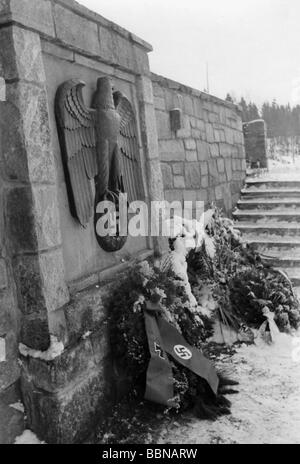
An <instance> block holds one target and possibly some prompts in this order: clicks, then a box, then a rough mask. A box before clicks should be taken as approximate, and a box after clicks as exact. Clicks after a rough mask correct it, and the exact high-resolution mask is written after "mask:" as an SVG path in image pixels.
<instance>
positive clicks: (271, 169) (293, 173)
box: [249, 156, 300, 181]
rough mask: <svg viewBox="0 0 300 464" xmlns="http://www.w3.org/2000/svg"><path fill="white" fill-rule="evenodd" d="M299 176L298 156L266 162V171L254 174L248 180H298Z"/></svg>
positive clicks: (299, 163) (299, 158)
mask: <svg viewBox="0 0 300 464" xmlns="http://www.w3.org/2000/svg"><path fill="white" fill-rule="evenodd" d="M299 175H300V156H296V157H295V159H293V157H292V156H285V157H282V158H281V159H280V160H272V159H269V160H268V170H267V171H266V170H262V171H261V172H257V173H256V172H255V173H254V174H253V176H252V175H250V176H249V177H250V178H252V177H253V178H256V179H257V178H259V179H260V180H282V181H284V180H299Z"/></svg>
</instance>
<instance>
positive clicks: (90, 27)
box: [39, 2, 100, 55]
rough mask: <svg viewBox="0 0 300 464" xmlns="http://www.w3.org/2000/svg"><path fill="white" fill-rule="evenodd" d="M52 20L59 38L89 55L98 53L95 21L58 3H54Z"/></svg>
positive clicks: (98, 45)
mask: <svg viewBox="0 0 300 464" xmlns="http://www.w3.org/2000/svg"><path fill="white" fill-rule="evenodd" d="M39 3H41V2H39ZM54 22H55V30H56V34H57V38H58V39H59V40H61V41H62V42H64V43H66V44H68V45H71V46H73V47H76V48H78V49H80V50H83V51H85V52H86V53H88V54H90V55H99V53H100V44H99V37H98V26H97V24H96V23H94V22H92V21H89V20H88V19H86V18H83V17H82V16H79V15H78V14H76V13H73V12H72V11H70V10H68V9H67V8H64V7H62V6H61V5H58V4H55V5H54Z"/></svg>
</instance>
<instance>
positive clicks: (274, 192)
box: [233, 175, 300, 290]
mask: <svg viewBox="0 0 300 464" xmlns="http://www.w3.org/2000/svg"><path fill="white" fill-rule="evenodd" d="M233 217H234V220H235V227H236V228H237V229H239V230H240V231H241V232H242V237H243V240H244V241H246V242H248V243H251V244H254V245H255V247H256V248H257V250H258V251H259V252H260V253H261V254H262V255H263V258H264V259H265V261H267V262H270V263H271V264H272V265H274V266H275V268H278V269H281V270H283V271H285V272H286V273H287V275H288V276H289V277H290V279H291V281H292V282H293V285H294V286H295V287H300V175H299V181H297V180H267V179H263V178H262V179H260V178H251V179H247V180H246V185H245V187H244V189H243V190H242V192H241V199H240V200H239V202H238V205H237V209H236V210H235V211H234V212H233ZM297 290H300V289H298V288H297Z"/></svg>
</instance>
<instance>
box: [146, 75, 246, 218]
mask: <svg viewBox="0 0 300 464" xmlns="http://www.w3.org/2000/svg"><path fill="white" fill-rule="evenodd" d="M152 82H153V92H154V104H155V114H156V122H157V131H158V139H159V152H160V160H161V169H162V174H163V181H164V191H165V198H166V199H167V200H169V201H173V200H179V201H182V200H188V201H196V200H201V201H204V202H205V203H206V205H208V204H209V203H211V202H215V203H216V204H218V205H219V206H221V207H222V208H224V209H225V211H226V212H227V213H228V214H230V213H231V210H232V207H233V206H234V205H235V204H236V202H237V200H238V197H239V194H240V190H241V186H242V184H243V181H244V178H245V172H246V163H245V151H244V140H243V132H242V120H241V114H240V111H239V109H238V107H237V106H235V105H233V104H230V103H229V102H226V101H223V100H220V99H218V98H216V97H213V96H211V95H208V94H205V93H202V92H200V91H198V90H195V89H191V88H189V87H186V86H184V85H182V84H179V83H178V82H174V81H171V80H169V79H166V78H163V77H161V76H157V75H155V74H152ZM174 108H177V109H179V110H180V113H181V129H179V130H178V131H174V130H172V124H171V118H172V115H170V111H171V110H173V109H174ZM179 117H180V116H179Z"/></svg>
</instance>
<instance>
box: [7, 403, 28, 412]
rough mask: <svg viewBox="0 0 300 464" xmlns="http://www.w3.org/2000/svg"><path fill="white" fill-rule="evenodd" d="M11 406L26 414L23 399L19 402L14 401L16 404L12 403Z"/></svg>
mask: <svg viewBox="0 0 300 464" xmlns="http://www.w3.org/2000/svg"><path fill="white" fill-rule="evenodd" d="M9 407H10V408H13V409H15V410H16V411H19V412H21V413H22V414H24V412H25V408H24V404H23V403H21V401H18V402H17V403H14V404H10V405H9Z"/></svg>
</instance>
